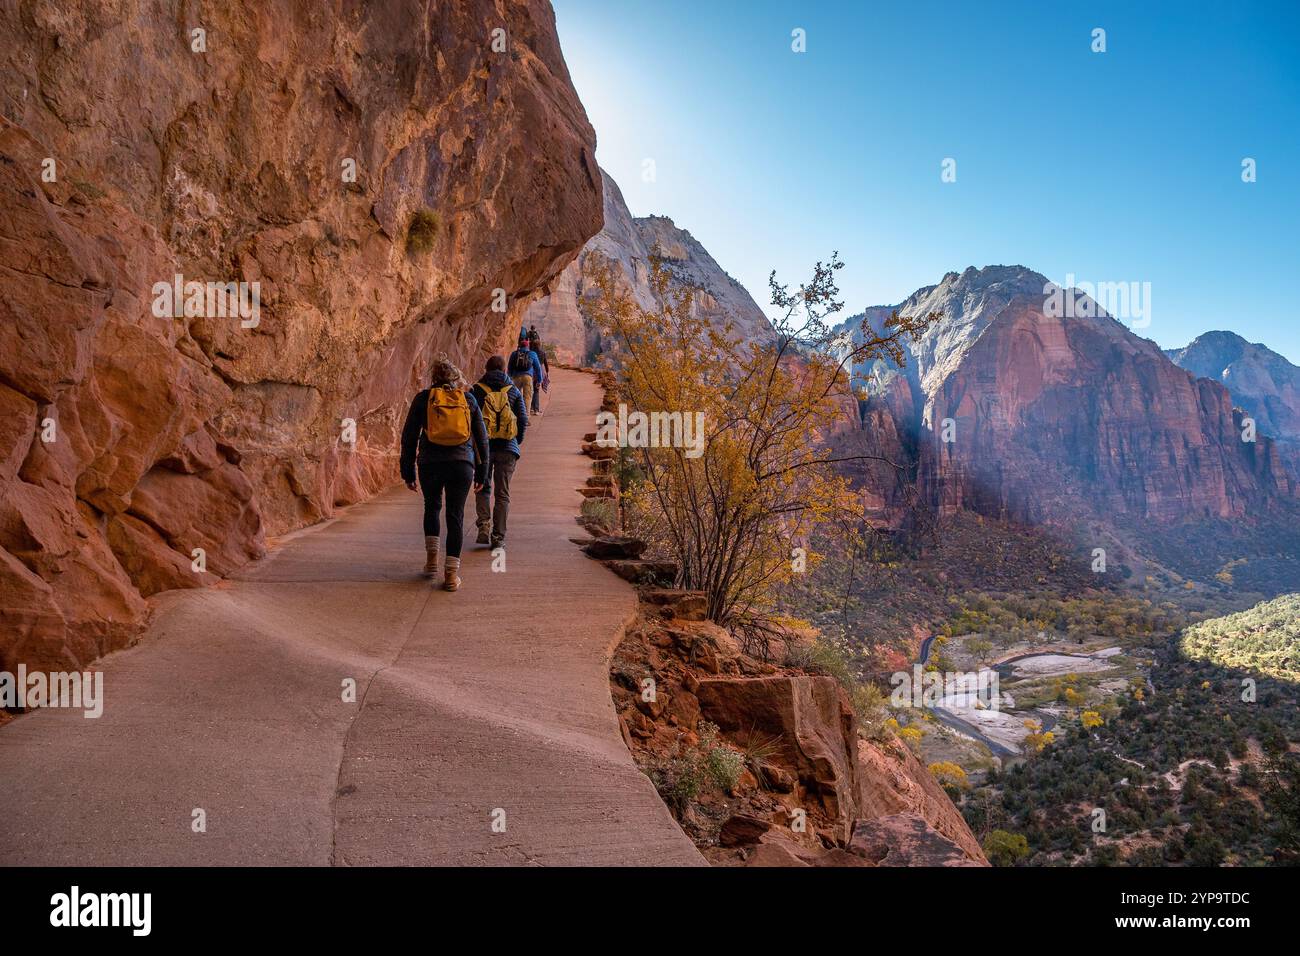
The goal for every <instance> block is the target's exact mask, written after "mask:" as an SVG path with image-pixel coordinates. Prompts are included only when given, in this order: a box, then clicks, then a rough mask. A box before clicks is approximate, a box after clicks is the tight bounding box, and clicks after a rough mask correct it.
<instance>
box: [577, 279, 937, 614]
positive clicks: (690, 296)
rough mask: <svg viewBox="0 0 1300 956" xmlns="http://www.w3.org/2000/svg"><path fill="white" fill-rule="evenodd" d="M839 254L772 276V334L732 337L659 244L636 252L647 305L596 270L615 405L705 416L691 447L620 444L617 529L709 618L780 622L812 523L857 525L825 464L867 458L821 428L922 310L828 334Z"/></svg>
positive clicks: (857, 509) (806, 560)
mask: <svg viewBox="0 0 1300 956" xmlns="http://www.w3.org/2000/svg"><path fill="white" fill-rule="evenodd" d="M842 267H843V263H842V262H840V260H839V258H838V255H833V256H832V257H831V260H830V262H828V263H821V262H818V263H817V264H816V266H815V267H814V270H813V275H812V278H811V280H810V281H809V282H808V284H806V285H802V286H800V287H799V288H798V289H796V290H794V291H790V290H789V288H788V287H787V286H785V285H781V284H780V283H778V282H777V280H776V274H775V272H774V273H773V274H772V276H771V278H770V279H769V285H770V288H771V295H772V303H773V305H774V306H775V307H776V308H777V309H778V310H779V312H780V314H781V317H780V318H779V319H778V320H777V321H776V322H774V323H773V326H774V331H775V337H774V339H773V340H772V341H771V342H753V341H739V340H738V338H737V337H736V336H735V335H734V334H732V333H733V328H732V326H731V325H730V324H729V323H728V324H727V325H726V326H725V327H722V328H719V327H717V326H716V325H715V324H713V323H710V322H709V321H708V320H707V319H705V318H704V317H703V316H702V315H701V314H700V310H698V309H697V308H695V300H694V297H695V292H694V290H693V289H692V288H690V287H689V285H688V284H686V283H682V282H675V281H674V278H675V277H674V274H673V273H672V271H671V269H670V267H669V265H668V264H667V263H665V261H664V260H663V259H662V258H661V257H660V256H659V255H658V254H655V255H652V257H651V260H650V263H649V285H650V288H651V290H652V291H653V293H654V298H655V301H656V302H657V303H659V304H658V305H657V306H656V307H654V308H645V307H643V306H642V305H641V304H640V303H638V302H637V301H636V300H635V299H634V298H633V297H632V296H631V295H630V294H629V291H628V290H627V288H626V287H625V286H624V285H623V284H621V283H619V282H618V281H617V280H616V279H615V276H614V274H613V272H612V270H611V269H610V268H609V264H608V263H607V262H606V263H604V264H603V265H602V264H597V265H596V266H595V268H594V274H593V283H594V286H595V290H596V294H595V296H594V297H592V298H590V299H589V300H588V305H589V306H590V314H591V315H592V316H593V318H594V319H595V321H596V322H597V324H598V325H599V327H600V329H601V331H602V333H603V338H604V342H605V343H606V347H607V349H608V350H609V351H610V352H611V353H612V359H613V362H614V364H615V366H616V367H617V368H618V370H619V380H620V381H619V385H620V398H621V400H622V401H623V402H624V404H625V405H626V407H627V409H628V410H635V411H639V412H642V413H654V412H661V413H668V414H670V415H671V414H680V415H682V416H683V417H684V418H685V417H687V416H691V417H690V418H689V420H690V421H696V420H700V421H702V422H703V428H704V435H703V445H702V448H694V449H692V448H684V447H662V446H661V447H638V448H629V449H628V451H629V453H630V454H631V455H632V456H633V459H634V463H635V469H634V471H635V472H636V473H637V475H638V477H639V480H636V481H631V482H628V483H627V484H628V487H626V488H625V489H624V491H625V494H626V496H627V497H628V499H629V501H630V507H629V508H628V509H627V513H628V514H629V515H630V516H631V518H630V519H629V520H630V521H631V522H632V524H633V527H631V528H630V529H629V530H632V531H633V532H634V533H636V534H637V535H638V536H641V537H644V538H646V539H647V540H649V541H651V542H652V543H653V544H654V545H656V546H658V549H659V550H660V551H662V552H663V553H665V554H667V555H668V556H670V557H671V558H672V559H673V560H675V561H676V563H677V566H678V572H677V582H676V583H677V584H678V585H679V586H680V587H683V588H686V589H689V590H697V591H702V592H704V594H705V595H706V597H707V601H708V615H709V617H710V619H712V620H713V621H716V622H718V623H721V624H728V625H733V626H740V627H764V626H768V625H769V624H771V623H772V622H777V621H779V620H780V617H779V615H778V614H777V613H776V611H775V607H774V601H773V596H774V594H775V592H776V590H777V589H778V588H779V586H780V585H782V584H783V583H785V582H787V581H789V580H790V578H791V576H792V575H794V574H798V573H802V572H803V571H806V570H809V569H811V568H812V567H813V566H814V565H815V563H816V561H817V560H818V555H816V554H813V553H811V549H810V542H811V539H812V534H811V532H812V531H813V530H814V528H817V529H819V530H821V531H824V530H825V529H827V528H832V527H836V526H839V527H844V528H848V527H853V528H856V527H857V526H858V524H859V523H860V521H861V517H862V515H861V504H860V502H859V500H858V498H857V496H856V495H854V494H853V492H852V490H851V488H850V486H849V482H848V480H847V479H846V478H845V477H844V476H843V475H842V474H840V473H838V472H837V470H836V465H837V464H838V463H840V462H843V461H852V460H857V459H862V458H867V457H874V456H851V457H842V458H837V457H835V456H834V455H833V453H831V452H830V451H829V450H828V449H827V446H826V444H825V441H824V440H825V439H826V438H827V437H828V435H829V432H830V430H831V429H832V428H833V427H834V426H835V424H836V420H837V418H839V417H840V416H843V415H845V414H846V410H847V407H851V404H850V403H851V402H852V401H853V394H852V392H851V391H850V390H849V379H850V373H851V370H852V366H853V365H854V364H857V363H863V362H867V361H871V360H874V359H876V358H880V357H886V356H887V357H889V358H891V359H893V360H894V361H895V362H896V363H898V364H899V365H901V364H902V363H903V361H904V355H903V350H902V348H901V344H900V343H901V342H902V340H903V338H904V337H905V336H906V337H911V338H913V339H915V338H916V337H917V336H919V335H920V333H921V332H922V331H924V329H925V328H926V326H927V325H928V324H929V322H931V321H933V320H934V318H936V316H927V317H924V318H909V317H901V316H899V315H898V314H895V315H894V316H893V317H892V318H891V319H890V320H889V321H887V322H886V323H885V325H884V327H883V328H882V329H881V330H880V332H875V331H873V330H872V329H871V328H870V327H869V326H868V325H867V324H866V323H865V322H864V324H863V330H862V332H863V335H862V343H861V344H860V345H856V346H847V347H845V346H842V345H839V346H837V344H836V342H835V341H834V339H835V336H834V335H833V330H832V328H831V326H830V325H829V324H828V322H827V320H828V318H830V317H831V316H833V315H834V314H835V313H837V312H838V311H840V309H841V308H843V303H842V302H841V301H839V299H838V295H839V289H838V287H837V286H836V283H835V273H836V272H837V271H838V270H839V269H840V268H842ZM699 413H702V419H701V418H699ZM875 460H879V459H878V458H876V459H875Z"/></svg>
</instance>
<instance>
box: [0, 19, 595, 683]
mask: <svg viewBox="0 0 1300 956" xmlns="http://www.w3.org/2000/svg"><path fill="white" fill-rule="evenodd" d="M190 20H192V21H193V22H190ZM498 30H501V31H504V32H502V33H497V32H495V31H498ZM196 31H198V32H196ZM0 64H2V65H3V71H2V73H3V88H0V113H2V115H3V121H2V122H0V202H2V203H3V216H0V498H2V499H3V503H2V504H0V668H8V669H12V668H13V667H15V666H16V665H17V664H18V663H20V662H21V663H26V664H28V665H29V666H32V667H49V668H55V667H75V666H79V665H82V664H84V663H86V662H87V661H89V660H91V659H93V658H94V657H96V656H98V655H100V654H102V653H105V652H106V651H108V650H111V649H114V648H116V647H120V646H122V645H123V644H125V643H126V642H128V641H129V640H130V639H131V635H132V634H133V633H135V632H136V630H137V629H138V627H139V624H140V622H141V621H142V619H143V616H144V614H145V612H146V604H145V602H144V600H143V597H144V596H148V595H149V594H151V593H154V592H156V591H160V590H164V589H167V588H175V587H192V586H198V585H201V584H203V583H205V582H209V581H212V580H215V578H214V575H218V576H219V575H223V574H226V573H228V572H230V571H231V570H233V569H235V568H236V567H238V566H239V565H241V564H242V563H244V562H246V561H248V560H250V559H251V558H253V557H255V556H257V555H258V554H260V553H261V551H262V549H263V547H264V544H263V542H264V535H265V534H268V533H270V534H275V533H280V532H283V531H287V530H289V529H292V528H295V527H300V526H302V525H304V524H307V523H310V522H313V521H316V520H319V519H320V518H322V517H324V516H327V515H329V514H330V513H331V511H332V510H333V509H334V508H335V507H336V506H339V505H343V504H348V503H351V502H355V501H357V500H360V499H362V498H364V497H366V496H367V495H369V494H371V493H373V492H374V491H375V490H377V489H378V488H380V487H382V486H383V485H385V484H387V483H389V482H391V481H393V480H395V477H396V462H395V460H394V456H395V453H396V438H397V431H398V429H399V428H400V425H401V416H402V414H403V413H404V411H405V407H406V403H407V402H408V401H409V399H410V396H411V394H412V393H413V392H414V391H415V390H416V388H418V386H419V385H420V384H421V383H422V382H423V380H424V379H425V377H426V372H427V369H428V365H429V362H430V360H431V358H432V357H433V356H434V355H435V354H436V353H437V352H439V351H446V352H448V353H450V354H451V356H452V357H453V358H454V359H456V360H458V361H460V362H461V363H463V364H465V365H467V366H470V365H475V364H477V363H478V362H480V361H481V359H482V357H483V356H484V354H485V353H486V352H487V351H488V350H490V349H494V348H497V347H499V346H502V345H503V344H504V343H505V342H506V341H507V340H508V339H509V338H510V337H511V334H512V331H513V327H514V326H516V325H517V324H518V322H519V319H520V317H521V316H522V313H523V309H524V307H525V305H526V303H527V301H528V299H529V298H530V297H531V296H532V295H533V294H534V293H535V291H536V290H537V289H539V288H540V287H542V286H544V285H545V284H546V283H548V282H549V281H550V280H552V279H553V278H554V277H555V276H556V275H558V274H559V272H560V271H561V270H562V269H563V268H564V266H565V265H566V264H567V263H568V262H569V261H570V260H571V259H572V258H573V256H574V255H575V254H576V252H577V251H578V250H579V249H580V248H581V247H582V245H583V243H584V242H585V241H586V240H587V239H588V238H589V237H590V236H592V235H594V234H595V233H596V232H597V231H598V230H599V229H600V226H601V180H600V174H599V171H598V170H597V168H596V165H595V160H594V158H593V150H594V147H595V135H594V133H593V131H592V129H591V126H590V125H589V123H588V122H587V118H586V115H585V113H584V111H583V109H582V105H581V103H580V102H579V101H578V98H577V95H576V93H575V92H574V90H573V87H572V84H571V83H570V80H569V76H568V72H567V70H566V68H565V65H564V62H563V58H562V56H561V54H560V48H559V43H558V40H557V38H556V34H555V25H554V18H553V14H552V11H551V9H550V5H549V4H548V3H545V2H536V0H530V2H514V3H510V4H507V5H504V6H503V5H499V4H495V3H492V2H488V0H462V2H458V3H454V4H432V5H427V6H419V5H416V6H412V5H410V4H407V3H398V2H381V0H376V2H368V3H358V4H343V5H341V6H336V7H330V6H324V7H322V6H321V5H320V4H317V3H313V2H309V0H272V2H267V3H261V4H257V5H249V6H248V7H246V8H245V7H240V6H239V5H220V4H218V5H205V6H203V7H201V8H196V10H195V11H193V12H192V13H191V14H190V16H189V20H187V19H185V18H183V17H182V18H177V17H176V16H174V15H172V14H169V13H165V12H164V10H163V8H161V7H157V6H154V5H150V4H144V3H139V2H132V0H121V2H110V3H101V4H84V5H78V6H77V7H76V8H75V9H74V10H73V11H72V12H67V11H63V12H57V13H56V12H55V11H54V8H52V7H51V8H45V7H42V6H39V5H22V6H21V7H19V6H15V5H9V6H7V7H5V8H4V9H3V10H2V11H0ZM413 227H414V228H413ZM408 240H410V241H408ZM177 277H179V278H177ZM189 283H202V284H204V285H203V286H191V285H189ZM207 283H216V284H219V285H218V286H213V287H211V288H214V289H216V291H217V293H218V294H217V295H216V296H215V298H214V297H213V296H199V297H198V298H193V297H192V296H191V294H190V293H191V292H192V291H194V290H195V289H199V290H201V291H205V292H206V291H207V289H208V288H209V287H208V286H207V285H206V284H207ZM228 283H234V285H233V286H227V284H228ZM240 283H244V284H245V285H243V286H240V285H239V284H240ZM178 284H179V287H180V289H181V292H182V296H181V299H183V300H184V301H181V302H173V301H167V300H168V299H169V298H175V296H171V295H170V294H169V293H167V292H166V291H165V290H166V289H167V288H168V287H171V288H173V289H174V288H176V287H177V285H178ZM498 290H503V292H499V291H498ZM227 293H230V294H227ZM254 296H256V298H255V299H254ZM502 301H504V303H505V305H506V311H504V312H502V311H494V310H493V305H494V304H498V305H499V304H500V303H501V302H502ZM241 305H242V306H243V307H244V308H243V311H240V309H239V306H241ZM250 306H252V307H253V308H250ZM226 307H228V308H226ZM178 312H179V313H180V314H179V315H178V314H177V313H178ZM349 423H351V425H352V427H353V428H354V430H355V440H354V441H349V440H348V439H349V438H350V437H351V432H350V431H349Z"/></svg>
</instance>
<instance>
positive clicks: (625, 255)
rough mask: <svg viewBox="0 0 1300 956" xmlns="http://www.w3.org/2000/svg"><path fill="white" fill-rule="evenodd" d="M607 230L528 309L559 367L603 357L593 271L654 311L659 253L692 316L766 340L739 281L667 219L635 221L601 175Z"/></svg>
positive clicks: (758, 312) (764, 325)
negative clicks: (652, 278) (688, 293)
mask: <svg viewBox="0 0 1300 956" xmlns="http://www.w3.org/2000/svg"><path fill="white" fill-rule="evenodd" d="M601 175H602V176H603V177H604V184H605V190H604V192H605V208H604V215H605V225H604V228H602V229H601V231H600V232H599V233H598V234H597V235H596V236H594V237H592V239H591V241H590V242H588V243H587V245H586V246H585V247H584V248H583V250H582V252H581V253H580V254H579V255H578V257H577V258H576V259H575V260H574V261H573V262H572V263H571V264H570V265H569V266H568V267H567V268H566V269H565V270H564V271H563V272H562V273H561V274H560V276H559V277H558V278H557V279H556V280H555V281H554V283H552V286H551V289H550V294H549V295H548V296H546V297H544V298H541V299H539V300H537V301H536V302H534V303H533V304H532V305H530V306H529V308H528V311H527V313H526V314H525V316H524V318H525V321H526V322H528V323H529V324H535V325H536V326H537V330H538V332H540V333H541V335H542V339H543V341H545V342H546V344H547V346H548V347H549V348H551V349H552V350H553V351H554V354H555V355H556V357H557V358H559V359H560V360H561V361H564V362H572V363H575V364H586V363H587V362H588V361H589V360H590V359H591V358H592V357H593V356H594V355H596V354H597V353H599V352H600V351H601V343H600V330H599V329H598V328H597V327H596V324H595V323H594V322H593V321H592V319H591V299H590V297H591V296H593V295H594V294H595V290H594V288H593V286H592V282H591V277H592V274H593V269H594V268H595V267H596V266H597V265H598V264H600V263H607V264H609V266H610V267H611V268H612V270H613V274H614V278H615V281H617V282H619V283H620V284H621V285H622V287H623V288H624V289H625V290H626V291H627V292H628V293H629V295H631V296H632V298H633V299H634V300H635V301H636V302H638V303H639V304H640V305H641V306H642V307H643V308H646V309H653V308H655V305H656V304H655V301H654V298H655V296H654V292H653V291H652V290H651V288H650V283H649V274H650V273H649V262H650V255H651V253H652V252H653V251H654V250H656V249H657V250H658V252H659V254H660V255H661V256H663V258H664V260H665V263H666V264H667V266H668V268H669V269H670V271H671V272H672V274H673V277H674V278H673V280H672V282H671V283H670V286H671V287H672V288H673V289H674V290H677V289H680V288H683V287H686V286H689V287H690V288H692V289H694V290H695V292H694V298H693V300H692V307H693V309H694V310H695V312H696V313H697V314H699V315H701V316H703V317H704V318H706V319H708V320H710V321H712V322H713V323H715V324H716V325H718V326H719V327H721V326H722V325H723V324H724V323H725V322H730V323H731V324H732V327H733V331H734V334H735V335H736V336H737V337H739V338H742V339H744V340H746V341H750V342H755V341H768V340H770V339H771V338H772V336H773V332H772V326H771V323H769V322H768V319H767V316H766V315H764V314H763V310H762V309H760V308H759V307H758V305H757V303H755V302H754V300H753V298H752V297H751V296H750V294H749V293H748V292H747V291H746V290H745V287H744V286H742V285H741V284H740V283H739V282H737V281H736V280H735V279H733V278H732V277H731V276H730V275H728V274H727V272H726V271H725V270H724V269H723V268H722V267H721V266H719V265H718V263H717V262H716V261H715V260H714V258H713V256H711V255H709V253H708V251H707V250H706V249H705V248H704V247H703V246H702V245H700V243H699V241H698V240H696V238H695V237H694V236H692V235H691V234H690V233H689V232H687V231H686V230H685V229H679V228H678V227H677V226H676V225H675V224H674V223H673V221H672V220H671V219H669V218H667V217H666V216H645V217H641V218H636V217H633V215H632V214H631V212H629V211H628V208H627V204H626V203H625V202H624V200H623V193H622V191H621V190H620V189H619V188H618V184H617V183H616V182H614V180H613V179H612V178H611V177H610V175H609V174H608V173H606V172H604V170H602V171H601Z"/></svg>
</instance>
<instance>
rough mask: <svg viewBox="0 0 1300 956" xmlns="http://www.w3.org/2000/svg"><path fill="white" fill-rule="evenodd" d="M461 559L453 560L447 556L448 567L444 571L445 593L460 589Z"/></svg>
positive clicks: (443, 583)
mask: <svg viewBox="0 0 1300 956" xmlns="http://www.w3.org/2000/svg"><path fill="white" fill-rule="evenodd" d="M459 571H460V558H453V557H452V556H451V555H447V567H446V569H445V570H444V571H443V577H442V589H443V590H444V591H455V590H456V589H457V588H459V587H460V574H458V573H457V572H459Z"/></svg>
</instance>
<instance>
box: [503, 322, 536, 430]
mask: <svg viewBox="0 0 1300 956" xmlns="http://www.w3.org/2000/svg"><path fill="white" fill-rule="evenodd" d="M506 372H507V374H509V376H510V378H511V380H512V381H513V382H514V383H515V387H516V388H518V389H519V391H520V393H521V394H522V395H523V396H524V404H526V405H529V406H531V407H532V410H533V412H534V413H536V412H537V410H538V404H537V402H538V395H537V393H538V392H539V391H541V386H542V363H541V361H540V360H539V359H538V358H537V353H536V352H534V351H533V350H532V349H530V348H529V347H528V336H527V335H520V336H519V347H518V348H517V349H515V350H514V351H513V352H511V353H510V358H509V360H508V361H507V362H506Z"/></svg>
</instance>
